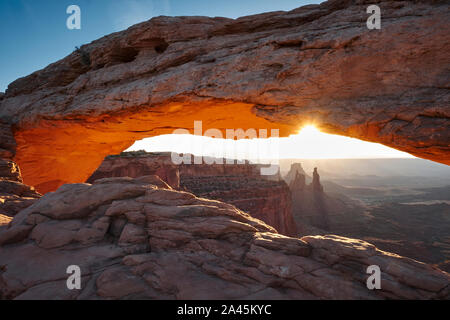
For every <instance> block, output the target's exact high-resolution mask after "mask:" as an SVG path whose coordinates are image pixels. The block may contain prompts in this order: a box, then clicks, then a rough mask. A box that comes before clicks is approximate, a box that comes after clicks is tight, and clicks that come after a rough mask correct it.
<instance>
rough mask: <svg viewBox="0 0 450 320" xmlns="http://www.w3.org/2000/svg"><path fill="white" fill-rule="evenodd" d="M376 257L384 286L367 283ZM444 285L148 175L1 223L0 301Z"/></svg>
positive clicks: (428, 292) (102, 183)
mask: <svg viewBox="0 0 450 320" xmlns="http://www.w3.org/2000/svg"><path fill="white" fill-rule="evenodd" d="M373 264H376V265H378V266H379V267H380V268H381V270H382V275H381V290H369V289H367V287H366V279H367V277H368V274H367V273H366V269H367V266H369V265H373ZM69 265H78V266H79V267H80V268H81V276H82V279H81V289H80V290H68V289H67V285H66V279H67V277H68V275H67V273H66V270H67V267H68V266H69ZM449 283H450V275H449V274H447V273H445V272H442V271H440V270H439V269H435V268H432V267H430V266H429V265H426V264H423V263H420V262H417V261H414V260H411V259H407V258H403V257H400V256H397V255H394V254H389V253H387V252H383V251H380V250H378V249H377V248H375V247H374V246H373V245H370V244H368V243H366V242H364V241H360V240H353V239H348V238H343V237H338V236H310V237H304V238H302V239H298V238H290V237H286V236H282V235H280V234H277V233H276V231H275V230H274V229H273V228H271V227H270V226H268V225H266V224H265V223H263V222H262V221H260V220H257V219H254V218H252V217H251V216H249V215H248V214H246V213H244V212H242V211H240V210H238V209H236V208H235V207H234V206H232V205H229V204H225V203H222V202H219V201H214V200H206V199H201V198H196V197H195V196H194V195H192V194H190V193H186V192H180V191H175V190H173V189H171V188H170V187H169V186H168V185H167V184H166V183H164V182H163V181H161V180H160V179H159V178H157V177H155V176H146V177H141V178H138V179H132V178H108V179H100V180H97V181H96V182H95V183H94V184H93V185H91V184H70V185H64V186H63V187H61V188H59V189H58V190H57V191H56V192H53V193H48V194H46V195H45V196H43V197H42V198H41V199H40V200H38V201H37V202H36V203H35V204H33V205H32V206H30V207H28V208H27V209H25V210H23V211H22V212H20V213H19V214H18V215H16V216H15V217H14V219H13V221H12V222H11V223H10V225H9V227H8V228H7V229H6V230H4V229H3V230H2V229H0V284H1V285H0V298H3V299H4V298H7V299H13V298H14V299H324V298H325V299H386V298H394V299H397V298H407V299H448V298H450V291H449V289H450V288H449Z"/></svg>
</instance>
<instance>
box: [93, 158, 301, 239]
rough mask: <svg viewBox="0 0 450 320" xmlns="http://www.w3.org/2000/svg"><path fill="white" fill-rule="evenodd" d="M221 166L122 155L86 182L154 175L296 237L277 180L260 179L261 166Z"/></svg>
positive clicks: (283, 185) (287, 195)
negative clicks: (228, 205)
mask: <svg viewBox="0 0 450 320" xmlns="http://www.w3.org/2000/svg"><path fill="white" fill-rule="evenodd" d="M223 163H224V164H216V163H214V164H209V163H206V162H202V163H201V164H194V163H193V161H192V164H180V165H175V164H174V163H173V161H172V160H171V155H170V153H146V152H131V153H122V154H121V155H120V156H119V155H115V156H109V157H106V159H105V160H104V161H103V162H102V164H101V165H100V167H99V168H98V169H97V170H96V171H95V172H94V173H93V174H92V176H91V177H90V178H89V179H88V182H91V183H92V182H94V181H96V180H97V179H99V178H104V177H121V176H129V177H140V176H144V175H148V174H156V175H158V176H159V177H161V179H162V180H165V181H166V182H167V183H168V184H169V185H170V186H171V187H173V188H175V189H180V188H181V189H183V190H186V191H189V192H192V193H194V194H195V195H196V196H199V197H202V198H207V199H215V200H220V201H223V202H227V203H230V204H233V205H235V206H236V207H237V208H239V209H241V210H243V211H245V212H247V213H249V214H250V215H252V216H253V217H255V218H257V219H260V220H263V221H264V222H265V223H267V224H269V225H270V226H272V227H274V228H275V229H276V230H277V231H278V232H280V233H281V234H284V235H288V236H296V235H297V227H296V224H295V221H294V219H293V217H292V209H291V193H290V190H289V188H288V186H287V184H286V183H285V182H284V181H282V180H281V179H280V178H279V176H275V177H270V178H268V177H265V176H261V171H260V167H261V166H260V165H254V164H250V163H248V162H246V163H244V164H226V162H225V161H223ZM166 179H167V180H166ZM268 179H271V180H268Z"/></svg>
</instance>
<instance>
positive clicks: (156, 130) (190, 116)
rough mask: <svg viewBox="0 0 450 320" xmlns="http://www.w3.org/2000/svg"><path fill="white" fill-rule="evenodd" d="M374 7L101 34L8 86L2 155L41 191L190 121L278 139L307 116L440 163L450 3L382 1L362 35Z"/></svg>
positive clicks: (0, 110)
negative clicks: (378, 24) (9, 139)
mask: <svg viewBox="0 0 450 320" xmlns="http://www.w3.org/2000/svg"><path fill="white" fill-rule="evenodd" d="M370 2H371V1H365V0H361V1H350V0H348V1H328V2H325V3H322V4H320V5H309V6H305V7H301V8H298V9H295V10H293V11H290V12H270V13H265V14H260V15H255V16H249V17H242V18H239V19H236V20H233V19H226V18H207V17H158V18H154V19H152V20H150V21H147V22H143V23H141V24H137V25H135V26H133V27H131V28H129V29H128V30H125V31H122V32H118V33H113V34H111V35H108V36H105V37H103V38H101V39H99V40H96V41H94V42H92V43H90V44H88V45H84V46H82V47H81V48H79V49H77V50H76V51H74V52H73V53H72V54H70V55H69V56H67V57H66V58H64V59H62V60H60V61H57V62H55V63H53V64H51V65H49V66H48V67H46V68H45V69H43V70H40V71H37V72H35V73H33V74H31V75H29V76H27V77H24V78H21V79H18V80H16V81H15V82H13V83H12V84H10V86H9V87H8V90H7V91H6V93H5V94H4V95H1V96H0V119H2V121H3V122H5V123H7V125H8V126H10V127H11V128H12V131H13V134H14V138H15V140H16V145H17V146H16V150H11V147H10V150H9V151H10V152H12V153H15V157H14V159H15V160H16V162H17V163H18V164H19V166H20V167H21V169H22V175H23V178H24V182H25V183H27V184H30V185H34V186H36V187H37V189H38V190H39V191H41V192H47V191H52V190H55V189H56V188H57V187H58V186H60V185H61V184H63V183H67V182H82V181H85V180H86V179H87V178H88V177H89V175H90V174H91V173H92V172H93V171H94V170H95V168H96V167H97V166H98V165H99V164H100V162H101V161H102V159H103V158H104V156H106V155H108V154H112V153H117V152H120V151H122V150H123V149H125V148H127V147H129V146H130V145H131V144H132V143H133V142H134V141H135V140H137V139H142V138H144V137H149V136H155V135H159V134H165V133H171V132H173V130H175V129H178V128H188V129H189V128H192V127H193V121H194V120H202V121H203V128H204V129H208V128H219V129H222V130H223V129H226V128H243V129H248V128H265V129H270V128H278V129H280V134H281V135H282V136H287V135H289V134H292V133H295V132H296V131H297V130H298V128H299V127H300V126H301V125H302V124H304V123H309V122H313V123H315V124H316V125H317V126H318V127H320V128H321V129H322V130H323V131H325V132H329V133H336V134H341V135H347V136H350V137H355V138H359V139H363V140H367V141H373V142H379V143H383V144H385V145H388V146H390V147H393V148H396V149H399V150H402V151H406V152H409V153H411V154H413V155H416V156H418V157H422V158H426V159H430V160H434V161H437V162H441V163H445V164H450V152H449V151H450V147H449V142H450V130H449V128H450V121H449V118H450V91H449V89H450V87H449V79H450V56H449V55H448V52H450V25H449V23H448V21H450V11H449V10H448V4H446V3H445V1H421V2H420V3H416V2H415V1H402V2H394V1H379V6H380V7H381V10H382V29H381V30H368V29H367V27H366V19H367V14H366V7H367V6H368V5H369V4H371V3H370ZM9 145H10V144H9ZM0 147H1V146H0Z"/></svg>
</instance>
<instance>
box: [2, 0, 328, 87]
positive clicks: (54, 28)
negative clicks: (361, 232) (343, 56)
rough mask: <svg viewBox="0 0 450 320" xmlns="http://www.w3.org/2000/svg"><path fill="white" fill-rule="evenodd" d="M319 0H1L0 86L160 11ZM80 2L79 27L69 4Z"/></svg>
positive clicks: (239, 11)
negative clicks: (72, 26) (73, 25)
mask: <svg viewBox="0 0 450 320" xmlns="http://www.w3.org/2000/svg"><path fill="white" fill-rule="evenodd" d="M320 2H321V1H316V0H302V1H300V0H226V1H223V0H69V1H66V0H0V39H1V43H2V46H1V50H0V92H4V91H5V90H6V88H7V86H8V84H9V83H11V82H12V81H14V80H16V79H17V78H20V77H23V76H26V75H28V74H30V73H32V72H34V71H36V70H39V69H42V68H44V67H46V66H47V65H49V64H50V63H52V62H55V61H57V60H59V59H61V58H63V57H65V56H66V55H68V54H70V53H71V52H72V51H73V50H74V48H75V46H80V45H82V44H86V43H89V42H91V41H93V40H95V39H98V38H100V37H102V36H104V35H107V34H109V33H112V32H116V31H120V30H123V29H126V28H127V27H129V26H131V25H133V24H135V23H138V22H142V21H145V20H148V19H150V18H151V17H155V16H159V15H170V16H180V15H203V16H222V17H229V18H236V17H240V16H244V15H249V14H256V13H261V12H267V11H276V10H291V9H294V8H297V7H300V6H302V5H305V4H310V3H320ZM72 4H75V5H78V6H79V7H80V8H81V30H68V29H67V28H66V20H67V17H68V16H69V15H68V14H67V13H66V9H67V7H68V6H69V5H72Z"/></svg>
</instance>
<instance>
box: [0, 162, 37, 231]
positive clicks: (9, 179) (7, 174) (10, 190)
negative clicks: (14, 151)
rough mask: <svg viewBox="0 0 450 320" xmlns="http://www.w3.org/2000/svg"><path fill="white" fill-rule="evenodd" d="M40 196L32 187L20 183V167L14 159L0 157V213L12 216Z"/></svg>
mask: <svg viewBox="0 0 450 320" xmlns="http://www.w3.org/2000/svg"><path fill="white" fill-rule="evenodd" d="M40 196H41V194H39V193H38V192H36V190H34V188H33V187H30V186H27V185H25V184H23V183H22V176H21V174H20V169H19V167H18V166H17V164H16V163H15V162H14V161H11V160H7V159H1V158H0V215H6V216H10V217H12V216H14V215H15V214H17V213H18V212H19V211H20V210H22V209H24V208H26V207H28V206H29V205H31V204H32V203H34V202H35V201H36V200H37V199H38V198H39V197H40ZM0 224H1V222H0Z"/></svg>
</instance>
